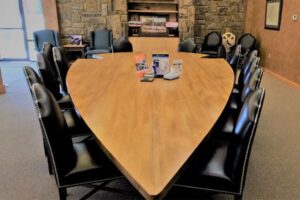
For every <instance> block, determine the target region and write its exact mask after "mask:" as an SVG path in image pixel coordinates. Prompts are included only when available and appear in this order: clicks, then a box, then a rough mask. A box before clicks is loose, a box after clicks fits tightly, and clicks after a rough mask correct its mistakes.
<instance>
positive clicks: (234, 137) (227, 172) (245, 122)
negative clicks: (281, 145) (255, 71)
mask: <svg viewBox="0 0 300 200" xmlns="http://www.w3.org/2000/svg"><path fill="white" fill-rule="evenodd" d="M264 97H265V91H264V89H258V90H256V91H254V92H252V93H251V94H250V95H249V96H248V97H247V99H246V101H245V103H244V104H243V107H242V109H241V111H240V114H239V117H238V120H237V124H236V125H235V127H234V130H233V131H232V132H231V133H230V137H229V138H228V140H215V139H208V140H207V141H206V143H205V144H204V147H202V148H201V149H199V151H198V152H197V153H196V154H195V155H194V158H193V159H192V160H191V163H190V165H189V166H188V167H187V169H185V171H184V172H183V174H182V176H181V178H179V180H178V182H177V184H176V186H177V187H181V188H185V189H186V190H188V189H191V190H200V191H206V192H213V193H227V194H232V195H235V199H236V200H237V199H239V200H241V199H242V195H243V190H244V186H245V180H246V175H247V166H248V161H249V157H250V153H251V147H252V143H253V140H254V136H255V133H256V128H257V124H258V122H259V117H260V113H261V110H262V107H263V102H264ZM219 134H222V133H219Z"/></svg>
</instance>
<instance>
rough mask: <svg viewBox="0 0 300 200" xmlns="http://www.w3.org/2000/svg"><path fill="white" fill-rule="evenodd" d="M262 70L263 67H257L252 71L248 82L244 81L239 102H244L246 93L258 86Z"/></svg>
mask: <svg viewBox="0 0 300 200" xmlns="http://www.w3.org/2000/svg"><path fill="white" fill-rule="evenodd" d="M263 72H264V71H263V68H258V69H256V70H255V71H254V72H253V74H252V76H251V78H250V80H249V82H248V83H246V85H245V87H244V89H243V91H242V94H241V102H244V101H245V99H246V98H247V97H248V95H249V94H250V93H251V92H253V91H254V90H256V89H257V88H258V87H259V85H260V82H261V79H262V76H263Z"/></svg>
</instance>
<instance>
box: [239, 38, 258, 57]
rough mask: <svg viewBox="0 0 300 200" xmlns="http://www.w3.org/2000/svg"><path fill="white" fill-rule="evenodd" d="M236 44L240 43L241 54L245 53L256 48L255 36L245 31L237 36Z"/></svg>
mask: <svg viewBox="0 0 300 200" xmlns="http://www.w3.org/2000/svg"><path fill="white" fill-rule="evenodd" d="M238 44H240V45H242V54H243V55H247V54H248V53H249V52H251V51H253V50H255V49H256V38H255V37H254V36H253V35H251V34H250V33H245V34H244V35H242V36H241V37H240V38H239V40H238Z"/></svg>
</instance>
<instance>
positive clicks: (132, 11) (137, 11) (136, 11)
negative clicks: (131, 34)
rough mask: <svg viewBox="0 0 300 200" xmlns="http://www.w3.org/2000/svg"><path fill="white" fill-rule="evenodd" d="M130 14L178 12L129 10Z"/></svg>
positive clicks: (168, 11)
mask: <svg viewBox="0 0 300 200" xmlns="http://www.w3.org/2000/svg"><path fill="white" fill-rule="evenodd" d="M128 12H129V13H163V14H168V13H178V11H174V10H128Z"/></svg>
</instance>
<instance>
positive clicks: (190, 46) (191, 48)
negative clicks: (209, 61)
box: [178, 39, 197, 53]
mask: <svg viewBox="0 0 300 200" xmlns="http://www.w3.org/2000/svg"><path fill="white" fill-rule="evenodd" d="M196 50H197V45H196V44H195V43H194V41H193V40H192V39H186V40H184V41H182V42H181V43H180V44H179V46H178V51H179V52H189V53H196Z"/></svg>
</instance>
